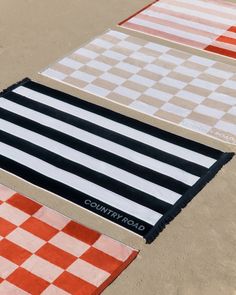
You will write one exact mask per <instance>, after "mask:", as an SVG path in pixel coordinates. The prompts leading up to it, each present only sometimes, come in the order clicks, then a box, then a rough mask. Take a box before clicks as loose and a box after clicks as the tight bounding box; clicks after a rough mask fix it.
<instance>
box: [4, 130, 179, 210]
mask: <svg viewBox="0 0 236 295" xmlns="http://www.w3.org/2000/svg"><path fill="white" fill-rule="evenodd" d="M0 136H1V139H0V140H1V142H3V143H5V144H7V145H9V146H12V147H14V148H16V149H18V150H21V151H22V152H25V153H27V154H29V155H31V156H33V157H35V158H37V159H41V160H42V161H44V162H47V163H49V164H50V165H53V166H54V167H56V168H60V169H62V170H63V171H66V172H70V173H71V174H73V175H74V176H79V177H80V178H83V179H85V180H88V181H89V182H90V184H89V185H90V186H93V184H96V185H97V186H99V187H100V188H99V189H101V188H104V189H106V190H109V191H110V192H111V195H112V192H113V193H115V194H117V195H119V196H122V197H124V198H125V199H128V200H132V201H134V202H136V203H138V204H140V205H142V206H145V207H147V208H150V209H152V210H154V211H156V212H158V213H161V214H164V213H166V211H167V210H168V209H170V208H171V206H170V205H169V204H168V203H166V202H164V201H161V200H159V199H157V198H155V197H153V196H151V195H148V194H146V193H144V192H141V191H139V190H137V189H136V188H134V187H131V186H128V185H126V184H123V183H121V182H119V181H117V180H114V179H112V178H111V177H108V176H106V175H104V174H101V173H99V172H96V171H94V170H92V169H90V168H87V167H85V166H83V165H81V164H78V163H75V162H74V161H71V160H68V159H66V158H65V157H62V156H59V155H58V154H56V153H53V152H50V151H49V150H46V149H44V148H41V147H39V146H37V145H35V144H33V143H31V142H28V141H26V140H22V139H20V138H18V137H16V136H13V135H10V134H8V133H6V132H2V131H0ZM159 190H160V193H166V194H168V195H170V196H171V195H174V194H173V192H171V191H165V190H164V192H161V188H159ZM179 197H180V195H178V196H177V198H176V200H175V202H176V201H177V199H179Z"/></svg>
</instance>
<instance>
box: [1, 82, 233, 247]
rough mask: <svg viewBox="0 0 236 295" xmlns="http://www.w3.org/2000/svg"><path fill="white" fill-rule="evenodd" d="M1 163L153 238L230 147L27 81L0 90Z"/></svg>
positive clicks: (226, 156)
mask: <svg viewBox="0 0 236 295" xmlns="http://www.w3.org/2000/svg"><path fill="white" fill-rule="evenodd" d="M0 126H1V128H0V151H1V152H0V167H1V168H2V169H3V170H6V171H8V172H10V173H13V174H15V175H17V176H18V177H20V178H23V179H25V180H27V181H29V182H30V183H33V184H34V185H37V186H39V187H42V188H44V189H46V190H48V191H51V192H53V193H56V194H57V195H59V196H61V197H63V198H66V199H68V200H70V201H72V202H74V203H76V204H78V205H80V206H82V207H84V208H86V209H88V210H91V211H93V212H95V213H97V214H99V215H100V216H103V217H105V218H107V219H109V220H110V221H113V222H115V223H117V224H119V225H121V226H123V227H125V228H127V229H129V230H131V231H133V232H135V233H137V234H139V235H142V236H143V237H145V239H146V240H147V241H148V242H151V241H152V240H153V239H154V238H155V236H156V235H157V234H158V233H159V232H160V231H161V230H162V229H163V227H164V226H165V224H166V223H167V222H169V221H170V220H171V219H172V218H173V217H174V216H176V215H177V213H178V212H179V211H180V209H181V208H182V207H183V206H184V205H186V204H187V203H188V202H189V201H190V200H191V199H192V198H193V197H194V195H196V194H197V193H198V192H199V191H200V190H201V189H202V188H203V186H204V185H205V184H206V183H207V182H208V181H209V180H210V179H211V178H212V177H214V175H215V174H216V173H217V171H218V170H219V169H220V168H221V167H222V166H223V165H224V164H225V163H226V162H227V161H229V160H230V158H231V157H232V154H229V153H223V152H221V151H219V150H215V149H213V148H210V147H207V146H204V145H201V144H199V143H196V142H194V141H190V140H187V139H184V138H182V137H179V136H176V135H173V134H171V133H168V132H165V131H163V130H160V129H158V128H155V127H152V126H150V125H147V124H144V123H142V122H139V121H137V120H134V119H131V118H128V117H125V116H123V115H121V114H118V113H115V112H113V111H110V110H107V109H105V108H102V107H99V106H97V105H94V104H91V103H88V102H86V101H83V100H80V99H78V98H77V97H72V96H70V95H67V94H65V93H62V92H59V91H57V90H54V89H51V88H48V87H46V86H43V85H40V84H37V83H35V82H32V81H29V80H24V81H22V82H20V83H18V84H16V85H14V86H12V87H10V88H9V89H7V90H6V91H4V92H3V93H2V94H1V98H0Z"/></svg>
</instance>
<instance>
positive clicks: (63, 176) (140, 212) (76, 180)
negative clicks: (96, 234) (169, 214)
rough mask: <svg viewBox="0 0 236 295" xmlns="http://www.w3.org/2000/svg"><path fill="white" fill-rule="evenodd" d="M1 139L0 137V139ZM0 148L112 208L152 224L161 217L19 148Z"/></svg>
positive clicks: (11, 156)
mask: <svg viewBox="0 0 236 295" xmlns="http://www.w3.org/2000/svg"><path fill="white" fill-rule="evenodd" d="M0 140H1V139H0ZM0 148H1V151H2V153H3V154H4V155H5V157H7V158H9V159H10V160H13V161H15V162H18V163H20V164H21V165H23V166H26V167H28V168H31V169H33V170H35V171H37V172H38V173H40V174H43V175H45V176H47V177H48V178H52V179H53V180H57V181H59V182H61V183H64V184H65V185H67V186H70V187H72V188H74V189H76V190H77V192H78V194H79V192H82V193H84V194H87V195H88V196H89V197H92V198H94V199H96V200H99V201H101V202H104V203H106V204H108V205H110V206H112V207H114V208H119V209H120V210H121V211H123V212H125V213H127V214H130V215H132V216H135V217H137V218H139V219H141V220H144V221H145V222H147V223H149V224H152V225H154V224H155V223H156V221H157V220H158V219H159V218H160V217H161V214H159V213H157V212H155V211H153V210H150V209H148V208H146V207H144V206H142V205H139V204H137V203H136V202H133V201H130V200H128V199H125V198H124V197H122V196H119V195H117V194H115V193H112V192H111V191H108V190H106V189H103V188H101V187H99V186H98V185H96V184H94V183H91V182H89V181H87V180H85V179H82V178H80V177H78V176H76V175H74V174H72V173H70V172H67V171H64V170H62V169H60V168H57V167H55V166H53V165H51V164H48V163H47V162H45V161H42V160H40V159H38V158H36V157H33V156H31V155H29V154H27V153H25V152H23V151H21V150H18V149H16V148H14V147H12V146H10V145H7V144H4V143H2V142H1V143H0Z"/></svg>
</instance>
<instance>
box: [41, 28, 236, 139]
mask: <svg viewBox="0 0 236 295" xmlns="http://www.w3.org/2000/svg"><path fill="white" fill-rule="evenodd" d="M42 74H43V75H45V76H48V77H50V78H53V79H55V80H58V81H61V82H63V83H66V84H69V85H72V86H74V87H76V88H79V89H82V90H84V91H87V92H90V93H93V94H95V95H98V96H100V97H105V98H108V99H110V100H113V101H116V102H119V103H120V104H123V105H126V106H129V107H131V108H133V109H136V110H139V111H141V112H143V113H146V114H149V115H153V116H156V117H158V118H160V119H162V120H166V121H169V122H171V123H174V124H177V125H180V126H183V127H185V128H188V129H192V130H194V131H197V132H200V133H203V134H207V135H209V136H212V137H215V138H217V139H220V140H223V141H226V142H229V143H233V144H236V67H233V66H230V65H227V64H223V63H220V62H216V61H214V60H211V59H207V58H202V57H199V56H196V55H192V54H189V53H186V52H182V51H178V50H175V49H172V48H170V47H167V46H163V45H160V44H157V43H152V42H147V41H145V40H143V39H139V38H136V37H132V36H130V35H128V34H123V33H120V32H118V31H113V30H112V31H108V32H106V33H105V34H104V35H102V36H100V37H97V38H96V39H95V40H93V41H92V42H90V43H89V44H88V45H86V46H85V47H83V48H80V49H78V50H76V51H75V52H74V53H73V54H71V55H70V56H68V57H66V58H63V59H62V60H60V61H58V62H57V63H56V64H54V65H52V66H51V67H50V68H48V69H46V70H45V71H43V72H42Z"/></svg>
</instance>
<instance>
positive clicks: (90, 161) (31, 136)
mask: <svg viewBox="0 0 236 295" xmlns="http://www.w3.org/2000/svg"><path fill="white" fill-rule="evenodd" d="M0 122H1V128H2V130H5V131H6V132H7V133H10V134H12V135H14V136H17V137H19V138H22V139H24V140H27V141H29V142H31V143H33V144H35V145H37V146H40V147H43V148H45V149H47V150H48V151H51V152H54V153H56V154H58V155H59V156H62V157H64V158H66V159H69V160H71V161H73V162H76V163H79V164H81V165H83V166H85V167H88V168H90V169H92V170H94V171H96V172H99V173H103V174H105V175H107V176H109V177H112V178H113V179H116V180H118V181H120V182H123V183H125V184H127V185H129V186H132V187H134V188H136V189H139V190H140V191H143V192H145V193H147V194H150V195H152V196H154V197H156V198H158V199H161V200H163V201H165V202H168V203H171V204H174V203H175V202H176V201H177V200H178V199H179V198H180V197H181V195H180V194H178V193H175V192H173V191H171V190H169V189H166V188H164V187H162V186H160V185H157V184H154V183H152V182H150V181H148V180H146V179H143V178H141V177H138V176H136V175H134V174H132V173H129V172H127V171H125V170H122V169H120V168H118V167H116V166H113V165H111V164H108V163H106V162H103V161H101V160H97V159H96V158H93V157H91V156H89V155H87V154H84V153H82V152H79V151H77V150H74V149H73V148H70V147H68V146H66V145H64V144H61V143H59V142H57V141H54V140H52V139H50V138H47V137H45V136H42V135H40V134H37V133H35V132H32V131H30V130H27V129H25V128H22V127H20V126H17V125H15V124H12V123H9V122H8V121H5V120H2V119H0Z"/></svg>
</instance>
